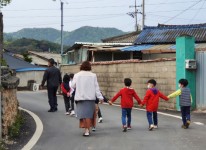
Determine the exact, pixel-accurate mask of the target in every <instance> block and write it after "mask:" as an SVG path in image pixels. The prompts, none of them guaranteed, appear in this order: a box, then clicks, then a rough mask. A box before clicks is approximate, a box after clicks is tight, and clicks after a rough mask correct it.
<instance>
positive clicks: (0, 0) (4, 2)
mask: <svg viewBox="0 0 206 150" xmlns="http://www.w3.org/2000/svg"><path fill="white" fill-rule="evenodd" d="M10 2H11V0H0V5H1V7H2V6H6V5H7V4H9V3H10Z"/></svg>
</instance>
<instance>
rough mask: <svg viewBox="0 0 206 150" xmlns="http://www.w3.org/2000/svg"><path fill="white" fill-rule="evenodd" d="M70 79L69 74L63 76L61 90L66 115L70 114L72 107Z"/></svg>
mask: <svg viewBox="0 0 206 150" xmlns="http://www.w3.org/2000/svg"><path fill="white" fill-rule="evenodd" d="M69 81H70V77H69V75H68V74H65V75H64V77H63V82H62V84H61V90H62V94H63V97H64V104H65V109H66V113H65V115H69V114H70V112H69V109H70V89H71V88H70V86H69Z"/></svg>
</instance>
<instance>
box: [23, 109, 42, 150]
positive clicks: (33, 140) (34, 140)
mask: <svg viewBox="0 0 206 150" xmlns="http://www.w3.org/2000/svg"><path fill="white" fill-rule="evenodd" d="M19 109H20V110H23V111H26V112H27V113H29V114H30V115H31V116H32V117H33V118H34V121H35V123H36V131H35V133H34V135H33V136H32V138H31V139H30V141H29V142H28V143H27V144H26V145H25V146H24V147H23V148H22V150H30V149H32V147H33V146H34V145H35V144H36V143H37V141H38V140H39V138H40V137H41V134H42V132H43V123H42V121H41V120H40V118H39V117H38V116H37V115H36V114H34V113H33V112H31V111H29V110H26V109H24V108H21V107H19Z"/></svg>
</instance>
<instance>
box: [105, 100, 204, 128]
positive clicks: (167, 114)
mask: <svg viewBox="0 0 206 150" xmlns="http://www.w3.org/2000/svg"><path fill="white" fill-rule="evenodd" d="M104 104H106V105H109V104H107V103H104ZM112 106H116V107H120V105H117V104H112ZM132 109H135V110H140V111H145V112H146V110H145V109H141V108H136V107H133V108H132ZM157 113H158V114H160V115H163V116H168V117H173V118H177V119H182V117H181V116H177V115H172V114H169V113H163V112H159V111H158V112H157ZM193 123H194V124H196V125H201V126H202V125H205V124H204V123H201V122H193Z"/></svg>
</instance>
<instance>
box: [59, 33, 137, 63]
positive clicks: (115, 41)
mask: <svg viewBox="0 0 206 150" xmlns="http://www.w3.org/2000/svg"><path fill="white" fill-rule="evenodd" d="M138 34H139V32H131V33H127V34H124V35H120V36H115V37H111V38H106V39H102V42H103V43H88V42H76V43H75V44H74V45H73V46H72V47H71V48H69V49H68V52H67V53H66V54H65V55H64V56H63V57H62V61H63V62H62V63H63V64H77V63H81V62H82V61H84V60H89V61H92V62H99V61H116V60H128V59H140V58H141V55H140V53H139V52H134V53H133V52H124V53H122V51H121V49H122V48H124V47H128V46H132V45H133V43H134V41H135V40H136V37H137V36H138Z"/></svg>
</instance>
